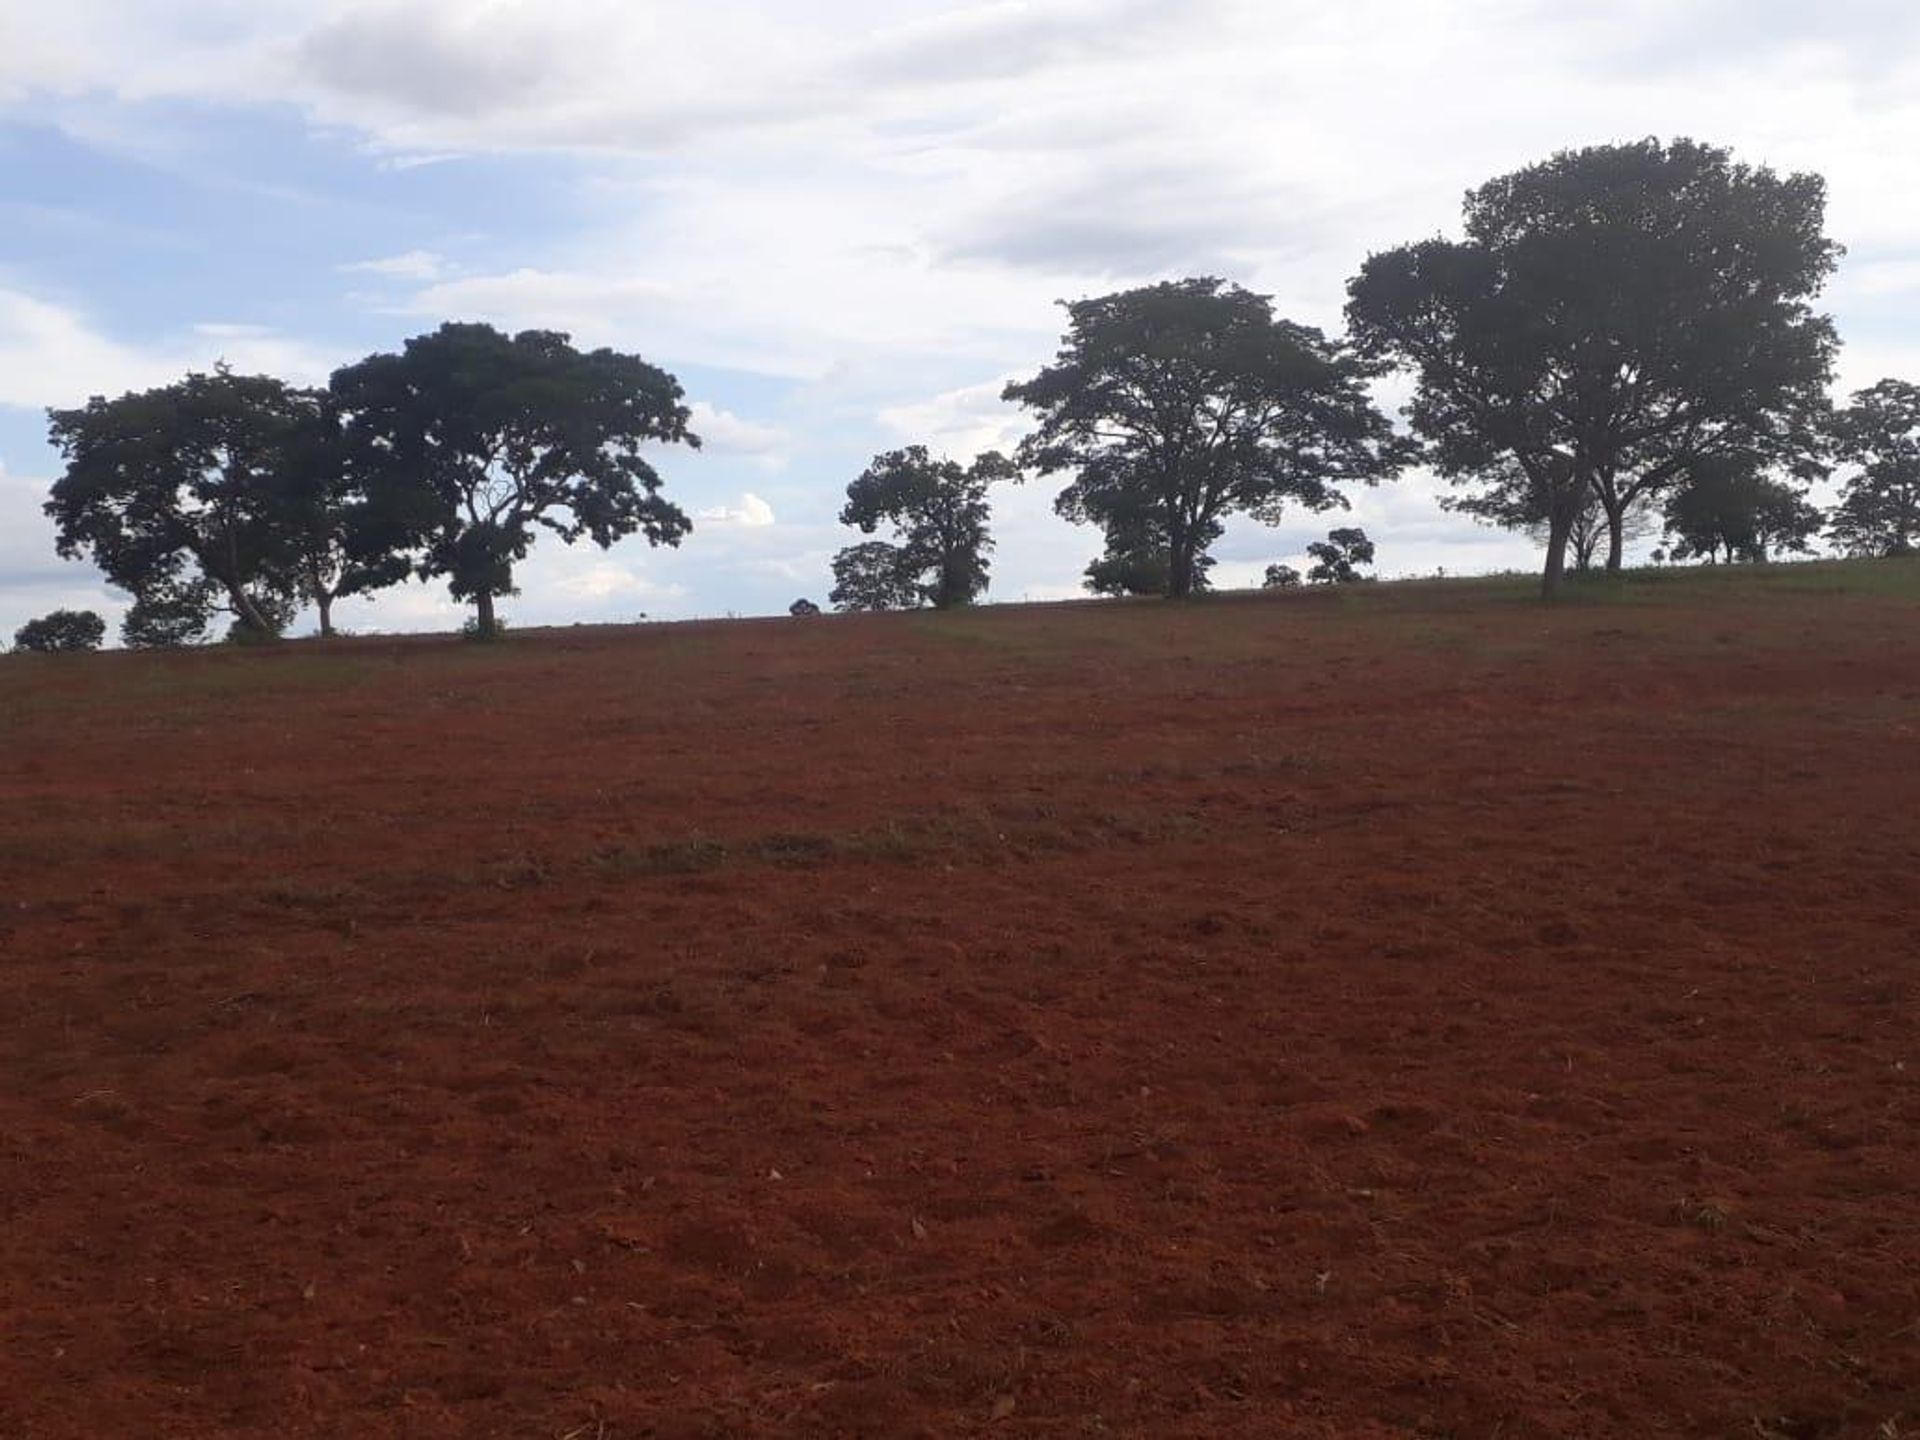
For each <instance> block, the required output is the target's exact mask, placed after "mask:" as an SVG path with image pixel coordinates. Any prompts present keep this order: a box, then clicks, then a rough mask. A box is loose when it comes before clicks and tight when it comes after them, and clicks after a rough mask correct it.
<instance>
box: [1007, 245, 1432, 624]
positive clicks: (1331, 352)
mask: <svg viewBox="0 0 1920 1440" xmlns="http://www.w3.org/2000/svg"><path fill="white" fill-rule="evenodd" d="M1065 308H1066V311H1067V315H1068V328H1067V334H1066V337H1065V339H1064V340H1063V342H1062V344H1061V348H1060V351H1059V353H1058V355H1057V356H1056V357H1055V360H1054V363H1053V364H1052V365H1050V366H1048V367H1047V368H1046V369H1044V370H1042V371H1041V372H1040V373H1039V374H1038V375H1036V376H1034V377H1033V378H1032V379H1031V380H1027V381H1023V382H1020V383H1016V384H1012V385H1009V386H1007V388H1006V391H1005V398H1006V399H1008V400H1010V401H1014V402H1016V403H1018V404H1021V405H1024V406H1026V407H1028V408H1029V409H1031V410H1033V411H1034V412H1035V413H1036V414H1037V415H1038V416H1039V425H1038V427H1037V428H1036V429H1035V431H1034V432H1033V433H1032V434H1031V435H1030V436H1028V437H1027V439H1026V440H1025V441H1023V442H1022V444H1021V446H1020V450H1019V453H1018V456H1017V457H1016V458H1017V459H1018V461H1019V463H1020V465H1021V467H1022V468H1023V469H1029V470H1033V471H1037V472H1038V473H1040V474H1043V475H1053V474H1060V473H1067V472H1070V473H1072V474H1073V476H1074V479H1073V480H1072V482H1071V483H1070V484H1068V486H1067V487H1066V489H1064V490H1063V491H1061V493H1060V495H1059V497H1058V498H1057V499H1056V500H1055V502H1054V508H1055V509H1056V510H1058V511H1059V513H1060V514H1061V515H1063V516H1064V517H1066V518H1067V519H1070V520H1076V521H1092V522H1093V523H1095V524H1098V525H1100V526H1102V528H1104V529H1106V530H1107V532H1108V539H1109V546H1108V550H1109V555H1110V556H1113V555H1126V554H1129V553H1131V552H1132V551H1133V550H1134V549H1135V548H1136V547H1135V546H1134V545H1133V544H1132V540H1133V539H1134V538H1135V537H1138V536H1141V535H1144V534H1146V533H1147V532H1148V531H1151V532H1152V535H1153V538H1154V539H1155V540H1156V541H1158V542H1160V543H1164V545H1165V547H1166V553H1167V583H1166V593H1167V594H1168V595H1169V596H1172V597H1175V598H1181V597H1185V596H1187V595H1189V594H1191V593H1192V592H1193V590H1194V589H1195V588H1196V579H1197V576H1198V575H1199V574H1200V566H1199V560H1200V557H1201V555H1202V554H1203V552H1204V549H1205V546H1206V544H1207V543H1208V541H1210V540H1211V539H1212V538H1213V537H1214V536H1216V535H1218V534H1219V527H1220V525H1221V524H1222V523H1223V522H1224V521H1225V520H1226V519H1227V518H1228V517H1229V516H1232V515H1238V514H1246V515H1251V516H1253V517H1254V518H1256V519H1258V520H1261V521H1264V522H1266V523H1268V524H1272V523H1275V522H1277V521H1278V520H1279V518H1280V514H1281V511H1282V509H1283V508H1284V507H1285V506H1286V505H1287V504H1289V503H1292V504H1299V505H1304V506H1306V507H1307V508H1309V509H1313V510H1326V509H1330V508H1333V507H1336V506H1343V505H1345V503H1346V500H1345V498H1344V496H1342V494H1341V493H1340V489H1339V486H1340V485H1342V484H1343V483H1346V482H1350V481H1364V482H1366V483H1369V484H1371V483H1374V482H1376V481H1379V480H1383V479H1386V478H1388V477H1390V476H1392V475H1393V474H1395V473H1396V472H1397V471H1398V469H1399V468H1400V466H1401V464H1402V463H1404V461H1405V459H1406V458H1407V453H1408V451H1407V447H1406V445H1405V444H1404V442H1402V441H1401V440H1399V439H1397V438H1396V437H1395V436H1394V434H1393V428H1392V426H1391V425H1390V424H1389V423H1388V421H1387V419H1386V417H1385V416H1383V415H1382V414H1381V413H1380V412H1379V411H1378V410H1377V409H1376V408H1375V407H1374V405H1373V402H1372V400H1371V399H1369V397H1368V394H1367V388H1366V386H1367V381H1368V380H1369V379H1370V378H1372V376H1373V375H1374V374H1375V373H1377V369H1378V367H1377V366H1375V365H1373V364H1371V363H1369V362H1367V361H1364V360H1361V359H1359V358H1356V357H1355V356H1353V355H1351V354H1349V353H1348V352H1347V351H1346V350H1345V349H1344V348H1342V347H1341V346H1340V345H1338V344H1336V343H1335V342H1333V341H1331V340H1329V339H1328V338H1327V337H1326V336H1325V335H1323V334H1322V333H1321V332H1320V331H1318V330H1315V329H1313V328H1312V327H1310V326H1306V325H1297V324H1295V323H1293V322H1292V321H1289V320H1282V319H1277V318H1276V317H1275V316H1274V313H1273V306H1272V302H1271V301H1270V300H1269V299H1268V297H1266V296H1264V295H1256V294H1254V293H1252V292H1251V291H1247V290H1243V289H1241V288H1240V287H1239V286H1237V285H1229V284H1227V283H1225V282H1224V281H1221V280H1218V279H1212V278H1198V279H1188V280H1171V281H1165V282H1163V283H1160V284H1157V285H1148V286H1144V287H1141V288H1139V289H1134V290H1123V291H1120V292H1119V293H1117V294H1113V295H1104V296H1100V297H1098V298H1096V299H1091V300H1078V301H1073V302H1070V303H1068V304H1067V305H1066V307H1065ZM1117 531H1124V532H1125V535H1124V537H1123V538H1124V540H1125V541H1126V542H1127V543H1124V544H1123V545H1121V546H1119V547H1116V546H1115V545H1114V544H1113V543H1112V542H1113V540H1114V538H1115V535H1116V532H1117Z"/></svg>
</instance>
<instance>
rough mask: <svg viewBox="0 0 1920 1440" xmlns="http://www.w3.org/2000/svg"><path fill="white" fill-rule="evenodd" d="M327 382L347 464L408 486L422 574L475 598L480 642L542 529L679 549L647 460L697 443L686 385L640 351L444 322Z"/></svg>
mask: <svg viewBox="0 0 1920 1440" xmlns="http://www.w3.org/2000/svg"><path fill="white" fill-rule="evenodd" d="M330 389H331V393H332V397H333V402H334V404H336V405H337V406H338V407H339V409H340V413H341V415H342V417H343V419H344V422H345V426H346V431H345V434H346V443H347V444H348V446H349V448H350V450H351V452H352V454H353V456H354V457H355V463H357V464H360V465H363V466H366V467H368V469H369V471H370V472H371V473H372V474H373V475H375V476H377V477H378V478H377V481H376V483H377V484H378V485H379V486H380V488H381V489H382V490H383V491H384V492H385V493H386V494H387V495H388V496H389V497H390V498H391V497H393V496H394V495H395V494H396V492H407V491H411V495H410V496H409V497H408V498H406V499H405V500H394V502H393V503H396V504H397V505H399V507H400V508H401V509H402V510H403V511H405V512H406V513H408V514H409V515H411V516H413V517H414V519H415V520H416V521H418V520H420V519H422V518H424V522H425V523H424V524H422V526H421V530H422V537H423V544H422V549H421V558H420V560H419V562H418V565H417V569H418V572H419V574H420V576H421V577H422V578H423V579H424V578H427V577H430V576H436V575H440V576H445V577H446V579H447V582H448V586H449V588H450V589H451V590H452V592H453V596H454V598H455V599H457V600H468V601H472V602H473V604H474V606H475V609H476V613H477V622H476V628H477V629H478V631H479V633H480V634H482V635H488V636H491V635H493V634H495V633H496V632H497V628H498V626H497V621H496V619H495V615H494V601H495V599H496V598H498V597H499V596H502V595H510V594H512V593H513V589H514V585H513V567H514V565H515V564H516V563H518V562H519V561H520V560H522V559H524V558H525V557H526V554H527V552H528V550H529V549H530V548H531V547H532V544H533V540H534V537H535V535H536V534H537V533H538V532H539V531H540V530H541V529H546V530H550V531H552V532H553V533H554V534H556V535H558V536H559V537H560V538H561V539H562V540H565V541H567V542H568V543H569V544H571V543H573V542H575V541H577V540H580V539H582V538H587V539H591V540H592V541H593V542H594V543H595V544H596V545H598V546H600V547H601V548H602V549H606V548H607V547H609V546H611V545H612V544H613V543H614V542H615V541H616V540H619V539H622V538H624V537H626V536H629V535H634V534H640V535H644V536H645V537H646V538H647V541H648V543H650V544H653V545H677V544H679V543H680V540H681V538H682V537H683V536H685V535H686V534H687V532H688V531H689V530H690V529H692V523H691V522H690V521H689V520H688V519H687V516H686V515H685V513H684V512H682V511H681V510H680V509H679V507H677V506H675V505H673V504H671V503H670V502H669V501H667V500H666V499H664V498H663V497H662V496H661V495H660V493H659V491H660V487H661V483H662V481H661V477H660V474H659V472H658V471H657V470H655V469H654V467H653V463H652V461H651V460H649V459H648V455H647V452H648V451H649V450H651V449H653V448H654V447H657V446H659V445H662V444H668V443H674V442H684V443H686V444H688V445H694V446H697V445H698V444H699V443H700V442H699V439H698V437H697V436H695V435H694V434H693V433H692V431H690V430H689V429H688V428H687V422H688V420H689V418H690V414H689V411H688V409H687V406H686V405H685V404H684V403H683V400H682V391H681V388H680V384H679V382H678V381H677V380H675V379H674V377H673V376H671V375H669V374H668V373H667V372H666V371H664V370H661V369H659V368H657V367H656V366H653V365H650V364H648V363H647V362H646V361H645V360H642V359H641V358H640V357H639V356H637V355H627V354H622V353H619V352H617V351H614V350H605V349H603V350H593V351H587V352H583V351H580V350H576V349H575V348H574V347H573V345H572V344H571V343H570V341H569V337H567V336H566V335H563V334H560V333H558V332H555V331H550V330H526V331H522V332H521V333H519V334H517V335H511V336H510V335H506V334H503V333H502V332H500V331H498V330H496V329H494V328H493V327H492V326H490V325H471V324H447V325H442V326H441V327H440V328H439V329H438V330H436V331H434V332H433V333H432V334H430V335H421V336H418V337H416V338H414V339H412V340H409V341H407V343H406V345H405V347H404V348H403V349H402V351H401V352H400V353H399V354H381V355H372V356H369V357H368V358H367V359H365V360H362V361H361V362H359V363H358V364H356V365H350V366H347V367H346V368H344V369H342V370H339V371H336V372H335V374H334V376H333V382H332V385H331V387H330Z"/></svg>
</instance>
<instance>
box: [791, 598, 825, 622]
mask: <svg viewBox="0 0 1920 1440" xmlns="http://www.w3.org/2000/svg"><path fill="white" fill-rule="evenodd" d="M819 613H820V607H819V606H818V605H816V604H814V603H813V601H811V600H796V601H794V602H793V603H792V604H791V605H789V606H788V607H787V614H789V615H792V616H794V617H795V618H796V619H798V618H800V617H802V616H806V615H818V614H819Z"/></svg>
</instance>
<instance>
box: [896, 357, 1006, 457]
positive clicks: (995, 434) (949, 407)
mask: <svg viewBox="0 0 1920 1440" xmlns="http://www.w3.org/2000/svg"><path fill="white" fill-rule="evenodd" d="M1014 378H1016V377H1014V376H1012V375H1007V376H1004V377H1002V378H999V379H995V380H987V381H983V382H982V383H980V384H978V385H963V386H960V387H959V388H958V389H954V390H947V391H944V392H942V393H941V394H938V395H935V396H933V397H931V398H930V399H926V400H918V401H913V402H911V403H908V404H904V405H889V406H887V407H886V408H885V409H883V410H882V411H881V412H880V423H881V424H882V425H884V426H886V428H887V429H889V430H891V431H893V432H894V433H895V434H896V435H898V436H899V437H900V438H901V440H902V442H904V443H906V444H909V445H925V446H926V447H927V448H928V449H929V450H932V451H934V452H935V453H937V454H944V455H948V456H950V457H952V458H953V459H955V460H972V459H973V458H974V457H975V456H976V455H979V454H980V453H981V452H982V451H986V450H999V451H1001V452H1003V453H1011V451H1012V450H1013V448H1014V446H1016V445H1018V444H1019V443H1020V437H1021V436H1022V435H1023V434H1024V433H1025V432H1026V431H1027V429H1028V428H1029V427H1028V425H1027V423H1026V422H1025V420H1024V419H1023V418H1022V413H1021V411H1019V410H1018V409H1016V408H1015V407H1014V406H1012V405H1009V404H1007V403H1006V402H1005V401H1004V400H1002V399H1001V398H1000V392H1001V391H1002V390H1004V389H1006V387H1007V383H1008V382H1009V381H1011V380H1013V379H1014Z"/></svg>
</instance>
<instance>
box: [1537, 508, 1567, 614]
mask: <svg viewBox="0 0 1920 1440" xmlns="http://www.w3.org/2000/svg"><path fill="white" fill-rule="evenodd" d="M1575 513H1576V512H1575V510H1574V508H1573V507H1572V506H1568V505H1564V504H1563V505H1562V506H1560V507H1559V508H1558V509H1556V510H1555V512H1554V513H1553V514H1552V515H1551V516H1550V517H1549V519H1548V521H1547V568H1546V570H1545V571H1544V572H1543V573H1542V574H1541V576H1540V598H1541V599H1542V600H1557V599H1559V598H1560V581H1561V578H1562V577H1563V576H1565V574H1566V573H1567V536H1568V535H1569V534H1571V533H1572V531H1573V520H1574V515H1575Z"/></svg>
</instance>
